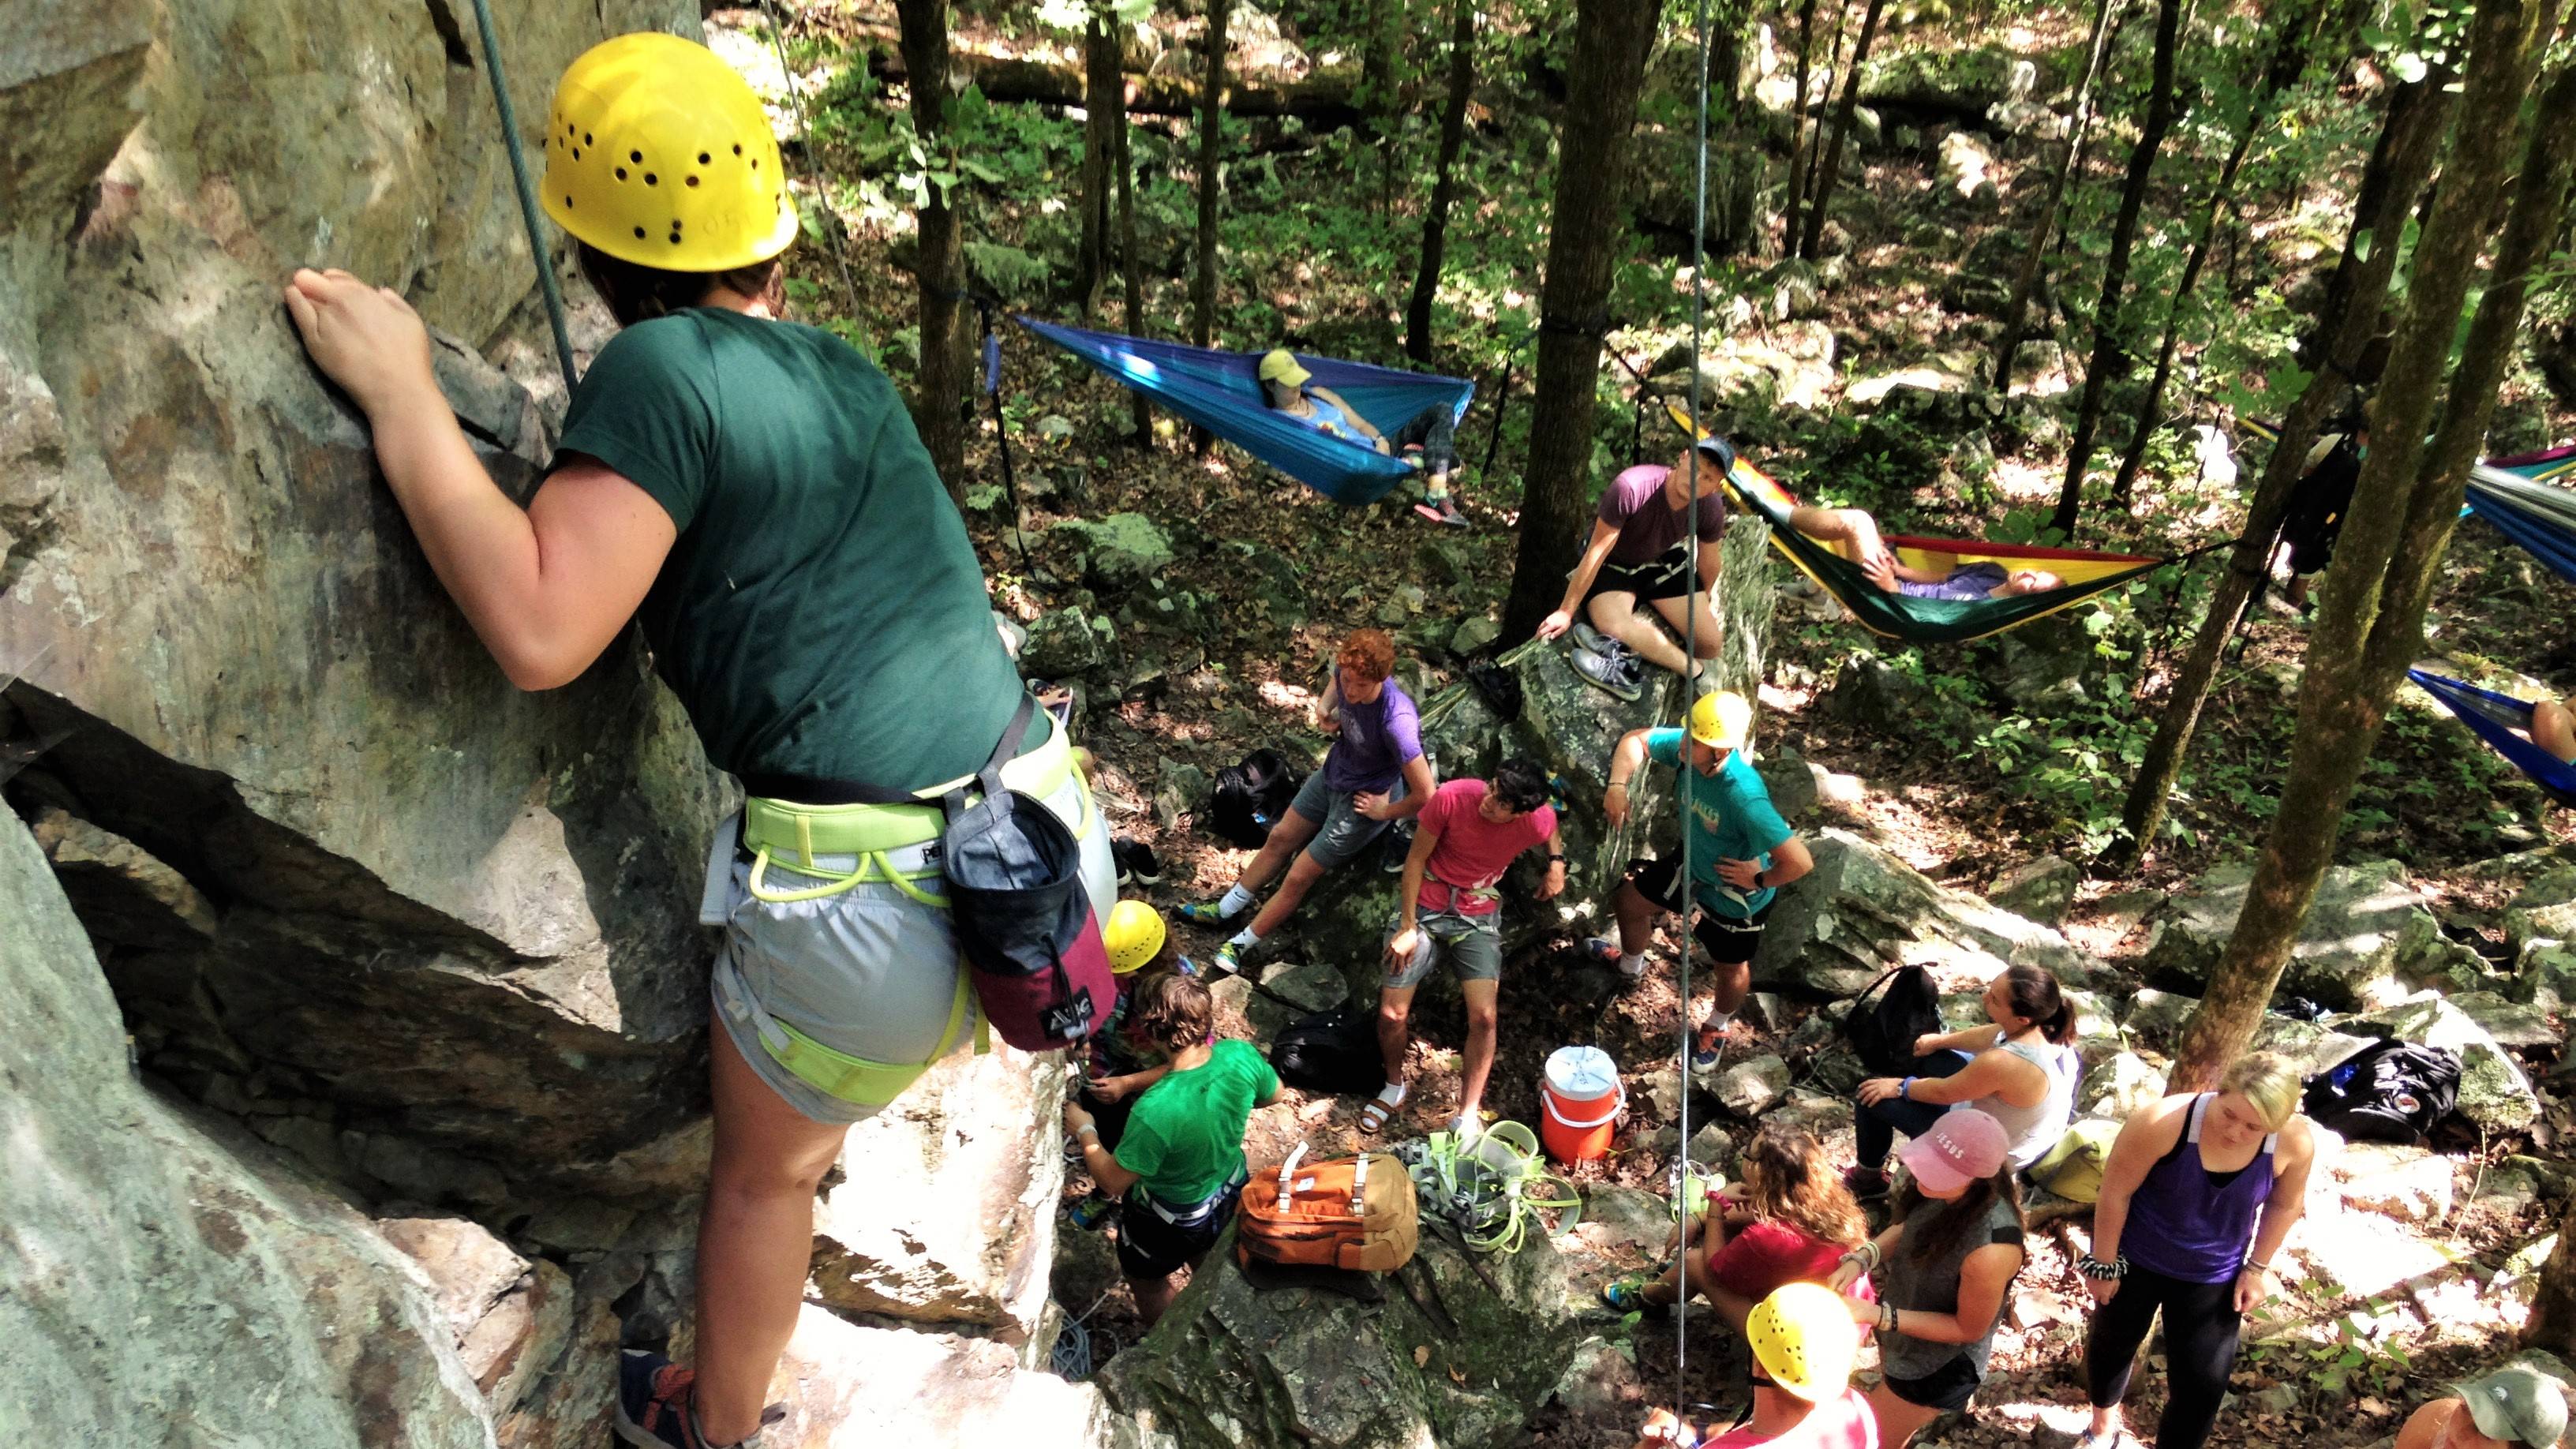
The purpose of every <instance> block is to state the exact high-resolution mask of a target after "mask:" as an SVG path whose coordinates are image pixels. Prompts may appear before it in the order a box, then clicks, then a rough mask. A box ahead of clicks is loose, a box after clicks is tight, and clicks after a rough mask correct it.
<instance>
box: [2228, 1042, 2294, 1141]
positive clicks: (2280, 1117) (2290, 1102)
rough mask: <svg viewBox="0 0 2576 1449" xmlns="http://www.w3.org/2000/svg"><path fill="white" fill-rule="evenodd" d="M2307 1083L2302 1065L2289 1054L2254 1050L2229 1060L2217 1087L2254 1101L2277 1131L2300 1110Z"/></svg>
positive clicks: (2256, 1109)
mask: <svg viewBox="0 0 2576 1449" xmlns="http://www.w3.org/2000/svg"><path fill="white" fill-rule="evenodd" d="M2303 1086H2305V1083H2304V1082H2302V1081H2301V1080H2300V1077H2299V1069H2298V1068H2297V1067H2296V1066H2294V1065H2292V1064H2291V1062H2290V1059H2289V1058H2288V1057H2285V1056H2282V1055H2281V1054H2280V1053H2278V1052H2254V1053H2252V1054H2250V1055H2247V1056H2241V1057H2238V1058H2237V1059H2236V1060H2235V1061H2233V1062H2230V1063H2228V1066H2227V1070H2226V1071H2224V1072H2222V1073H2220V1074H2219V1078H2218V1090H2220V1091H2222V1092H2234V1093H2235V1094H2236V1095H2238V1096H2240V1097H2243V1098H2244V1099H2245V1100H2246V1101H2248V1102H2251V1103H2253V1104H2254V1114H2255V1115H2256V1116H2258V1117H2261V1118H2262V1119H2263V1125H2264V1126H2265V1127H2267V1128H2269V1129H2270V1130H2272V1131H2274V1132H2278V1131H2280V1130H2281V1124H2282V1123H2284V1122H2287V1121H2289V1120H2290V1116H2291V1114H2292V1113H2294V1112H2296V1111H2298V1110H2299V1092H2300V1089H2301V1088H2302V1087H2303Z"/></svg>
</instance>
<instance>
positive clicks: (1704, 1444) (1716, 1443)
mask: <svg viewBox="0 0 2576 1449" xmlns="http://www.w3.org/2000/svg"><path fill="white" fill-rule="evenodd" d="M1700 1443H1701V1449H1752V1446H1754V1445H1756V1444H1767V1445H1770V1446H1771V1449H1878V1419H1877V1418H1876V1416H1874V1415H1872V1414H1871V1413H1870V1411H1869V1400H1868V1399H1866V1398H1863V1397H1862V1396H1861V1392H1860V1390H1858V1389H1852V1388H1847V1389H1844V1390H1843V1396H1842V1397H1841V1398H1839V1399H1829V1400H1827V1401H1826V1402H1824V1403H1821V1404H1818V1405H1816V1406H1815V1407H1814V1408H1812V1409H1809V1410H1808V1411H1807V1417H1805V1418H1803V1419H1800V1420H1799V1421H1798V1424H1797V1427H1795V1428H1793V1429H1791V1430H1790V1431H1789V1432H1788V1433H1786V1434H1774V1435H1770V1436H1767V1437H1766V1436H1764V1435H1761V1434H1757V1433H1755V1432H1754V1430H1753V1426H1752V1425H1750V1424H1747V1425H1745V1426H1744V1427H1743V1428H1741V1429H1730V1430H1728V1431H1727V1432H1726V1433H1723V1434H1720V1435H1718V1436H1717V1437H1716V1438H1714V1439H1704V1440H1702V1441H1700Z"/></svg>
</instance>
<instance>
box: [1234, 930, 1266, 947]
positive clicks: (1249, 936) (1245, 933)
mask: <svg viewBox="0 0 2576 1449" xmlns="http://www.w3.org/2000/svg"><path fill="white" fill-rule="evenodd" d="M1260 942H1261V933H1260V932H1258V931H1255V930H1253V929H1252V928H1251V927H1250V926H1246V927H1244V928H1243V929H1242V930H1240V931H1237V932H1235V933H1234V935H1233V937H1232V938H1231V939H1229V940H1228V941H1227V942H1226V944H1227V945H1229V946H1239V947H1246V948H1249V947H1252V946H1256V945H1259V944H1260Z"/></svg>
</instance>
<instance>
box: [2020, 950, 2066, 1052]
mask: <svg viewBox="0 0 2576 1449" xmlns="http://www.w3.org/2000/svg"><path fill="white" fill-rule="evenodd" d="M2004 990H2005V993H2006V995H2008V996H2009V997H2010V998H2011V1001H2012V1009H2013V1014H2014V1015H2015V1016H2019V1017H2025V1018H2027V1019H2028V1020H2029V1021H2030V1022H2031V1023H2032V1024H2034V1025H2036V1026H2037V1027H2038V1028H2039V1032H2040V1035H2042V1036H2044V1037H2046V1038H2048V1039H2049V1040H2050V1041H2051V1042H2054V1043H2056V1044H2057V1045H2059V1046H2065V1045H2067V1044H2068V1043H2070V1042H2072V1041H2074V1040H2075V1003H2074V1002H2072V1001H2069V1000H2067V999H2066V993H2065V992H2064V991H2063V990H2060V989H2059V987H2058V985H2057V978H2056V977H2054V976H2051V975H2049V974H2048V972H2047V970H2046V969H2045V968H2043V967H2038V966H2015V967H2012V968H2010V969H2009V970H2007V971H2005V972H2004Z"/></svg>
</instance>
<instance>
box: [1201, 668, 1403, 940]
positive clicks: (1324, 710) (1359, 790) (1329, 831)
mask: <svg viewBox="0 0 2576 1449" xmlns="http://www.w3.org/2000/svg"><path fill="white" fill-rule="evenodd" d="M1394 673H1395V641H1394V640H1392V639H1390V638H1388V637H1387V634H1386V631H1385V630H1383V629H1356V630H1353V631H1352V632H1351V636H1350V637H1349V638H1347V639H1345V640H1343V641H1342V647H1341V649H1340V651H1339V652H1338V653H1337V654H1336V655H1335V656H1334V660H1333V678H1332V682H1331V683H1330V684H1327V685H1326V686H1325V687H1324V695H1323V698H1322V699H1320V700H1318V701H1317V702H1316V709H1315V722H1316V725H1317V727H1318V728H1320V729H1324V730H1327V731H1338V732H1339V738H1337V739H1335V740H1334V741H1333V749H1332V753H1330V754H1328V755H1326V756H1325V757H1324V768H1322V769H1320V770H1317V771H1316V772H1315V773H1314V774H1312V775H1309V776H1307V777H1306V784H1305V787H1304V788H1303V789H1301V790H1299V791H1298V792H1297V798H1296V799H1295V800H1293V801H1291V802H1289V805H1288V813H1287V814H1285V815H1282V816H1280V817H1279V823H1278V824H1276V825H1273V826H1271V827H1270V838H1269V839H1268V840H1267V841H1264V842H1263V843H1262V846H1261V853H1260V854H1258V855H1256V856H1254V857H1253V858H1252V864H1250V865H1248V866H1246V867H1244V871H1243V874H1242V875H1241V876H1240V877H1238V878H1237V879H1236V880H1235V883H1234V885H1233V886H1232V888H1230V889H1229V890H1227V891H1226V893H1225V894H1224V896H1222V897H1220V898H1219V899H1217V900H1213V901H1192V902H1191V903H1189V904H1188V905H1185V906H1183V907H1181V919H1183V920H1185V921H1195V922H1197V923H1198V924H1200V925H1202V926H1214V925H1220V924H1222V923H1224V922H1227V921H1231V920H1233V919H1234V918H1235V917H1236V916H1239V915H1241V914H1243V912H1244V911H1245V910H1246V909H1248V908H1250V906H1251V905H1252V903H1253V901H1254V900H1256V899H1258V898H1259V895H1260V892H1261V888H1262V887H1264V886H1266V885H1268V884H1270V882H1271V881H1273V880H1278V881H1279V890H1278V893H1277V894H1275V895H1273V896H1271V898H1270V901H1269V903H1268V904H1267V905H1264V906H1263V907H1262V908H1261V909H1260V911H1259V912H1258V913H1256V914H1255V915H1254V916H1253V918H1252V924H1251V925H1248V926H1246V927H1244V928H1243V929H1242V930H1240V931H1237V932H1235V933H1234V935H1233V936H1232V937H1231V938H1229V939H1228V940H1227V941H1226V943H1225V944H1224V945H1222V946H1219V947H1218V948H1217V951H1216V959H1215V962H1214V967H1215V969H1216V971H1217V972H1218V973H1219V974H1220V975H1222V974H1225V973H1229V972H1233V971H1236V970H1239V969H1241V967H1242V964H1243V956H1244V953H1245V952H1247V951H1250V950H1251V949H1252V948H1253V947H1254V946H1256V945H1259V944H1260V943H1261V939H1262V938H1263V937H1265V936H1267V935H1269V934H1270V933H1271V932H1273V931H1276V930H1278V929H1279V928H1280V926H1281V925H1283V924H1285V923H1286V922H1287V920H1288V918H1289V917H1290V916H1291V915H1294V914H1295V913H1296V910H1297V906H1298V904H1299V903H1300V902H1302V901H1304V900H1305V899H1306V892H1308V891H1310V890H1312V889H1314V887H1315V882H1317V881H1319V880H1321V879H1323V878H1324V872H1326V871H1328V870H1331V869H1333V868H1334V867H1336V866H1340V865H1344V864H1347V863H1348V862H1350V861H1351V860H1352V859H1354V858H1356V857H1357V856H1358V855H1359V853H1360V852H1361V851H1363V850H1366V849H1367V848H1368V847H1369V845H1370V844H1371V843H1372V842H1374V841H1375V840H1376V839H1377V838H1378V837H1379V836H1380V835H1382V834H1384V833H1385V832H1386V828H1387V826H1389V825H1391V824H1393V823H1394V822H1396V821H1398V820H1407V819H1411V818H1412V817H1413V816H1414V815H1416V814H1418V813H1420V812H1421V810H1422V806H1423V804H1424V802H1426V801H1428V800H1429V799H1430V798H1431V792H1432V789H1433V788H1434V787H1435V786H1436V785H1437V784H1438V783H1439V782H1438V781H1437V780H1436V779H1434V778H1433V776H1432V773H1431V761H1430V760H1429V758H1427V757H1426V756H1424V754H1423V753H1422V716H1421V713H1420V711H1418V710H1416V709H1415V708H1414V704H1413V696H1411V695H1409V694H1406V693H1405V692H1404V686H1402V685H1400V684H1398V683H1396V682H1395V680H1394V679H1393V678H1392V676H1393V675H1394ZM1283 867H1284V868H1285V869H1286V871H1287V875H1286V877H1285V878H1284V879H1283V878H1281V876H1280V871H1281V869H1282V868H1283Z"/></svg>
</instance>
